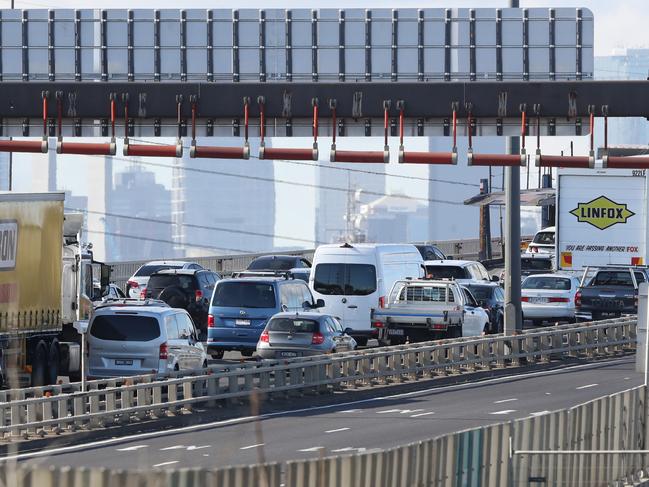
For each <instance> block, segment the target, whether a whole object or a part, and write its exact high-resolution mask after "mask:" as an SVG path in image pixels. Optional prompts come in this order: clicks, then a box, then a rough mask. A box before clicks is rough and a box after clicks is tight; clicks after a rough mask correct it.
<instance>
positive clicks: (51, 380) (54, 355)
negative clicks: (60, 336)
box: [45, 340, 61, 386]
mask: <svg viewBox="0 0 649 487" xmlns="http://www.w3.org/2000/svg"><path fill="white" fill-rule="evenodd" d="M60 360H61V354H60V353H59V342H58V340H54V341H53V342H52V343H51V344H50V353H49V354H48V359H47V374H46V377H45V378H46V380H47V385H48V386H51V385H54V384H56V381H57V379H58V378H59V362H60Z"/></svg>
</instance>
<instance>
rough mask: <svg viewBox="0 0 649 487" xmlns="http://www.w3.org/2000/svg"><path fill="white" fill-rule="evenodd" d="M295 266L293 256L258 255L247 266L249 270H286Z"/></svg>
mask: <svg viewBox="0 0 649 487" xmlns="http://www.w3.org/2000/svg"><path fill="white" fill-rule="evenodd" d="M294 267H295V258H294V257H258V258H256V259H255V260H253V261H252V262H251V263H250V265H249V266H248V270H249V271H288V270H291V269H293V268H294Z"/></svg>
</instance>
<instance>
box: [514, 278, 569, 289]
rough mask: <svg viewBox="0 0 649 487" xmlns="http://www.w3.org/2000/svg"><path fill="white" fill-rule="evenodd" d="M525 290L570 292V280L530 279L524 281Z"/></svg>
mask: <svg viewBox="0 0 649 487" xmlns="http://www.w3.org/2000/svg"><path fill="white" fill-rule="evenodd" d="M523 289H548V290H554V291H570V279H568V278H566V277H539V276H533V277H528V278H527V279H525V281H523Z"/></svg>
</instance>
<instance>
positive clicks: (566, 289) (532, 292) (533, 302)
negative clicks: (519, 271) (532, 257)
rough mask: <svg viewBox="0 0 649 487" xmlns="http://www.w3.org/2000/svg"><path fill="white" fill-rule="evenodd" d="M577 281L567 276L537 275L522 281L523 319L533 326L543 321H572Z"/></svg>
mask: <svg viewBox="0 0 649 487" xmlns="http://www.w3.org/2000/svg"><path fill="white" fill-rule="evenodd" d="M579 284H580V283H579V279H577V278H576V277H574V276H570V275H567V274H537V275H534V276H529V277H527V278H526V279H525V280H524V281H523V285H522V289H521V300H522V305H523V318H524V319H526V320H532V322H533V323H534V324H535V325H540V324H541V323H543V322H544V321H551V322H555V321H573V320H574V319H575V294H576V293H577V290H578V289H579Z"/></svg>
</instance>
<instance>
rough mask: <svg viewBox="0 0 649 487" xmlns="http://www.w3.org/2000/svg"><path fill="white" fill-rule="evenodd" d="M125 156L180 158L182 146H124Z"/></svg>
mask: <svg viewBox="0 0 649 487" xmlns="http://www.w3.org/2000/svg"><path fill="white" fill-rule="evenodd" d="M124 155H125V156H142V157H182V155H183V146H182V145H180V144H178V145H144V144H124Z"/></svg>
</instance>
